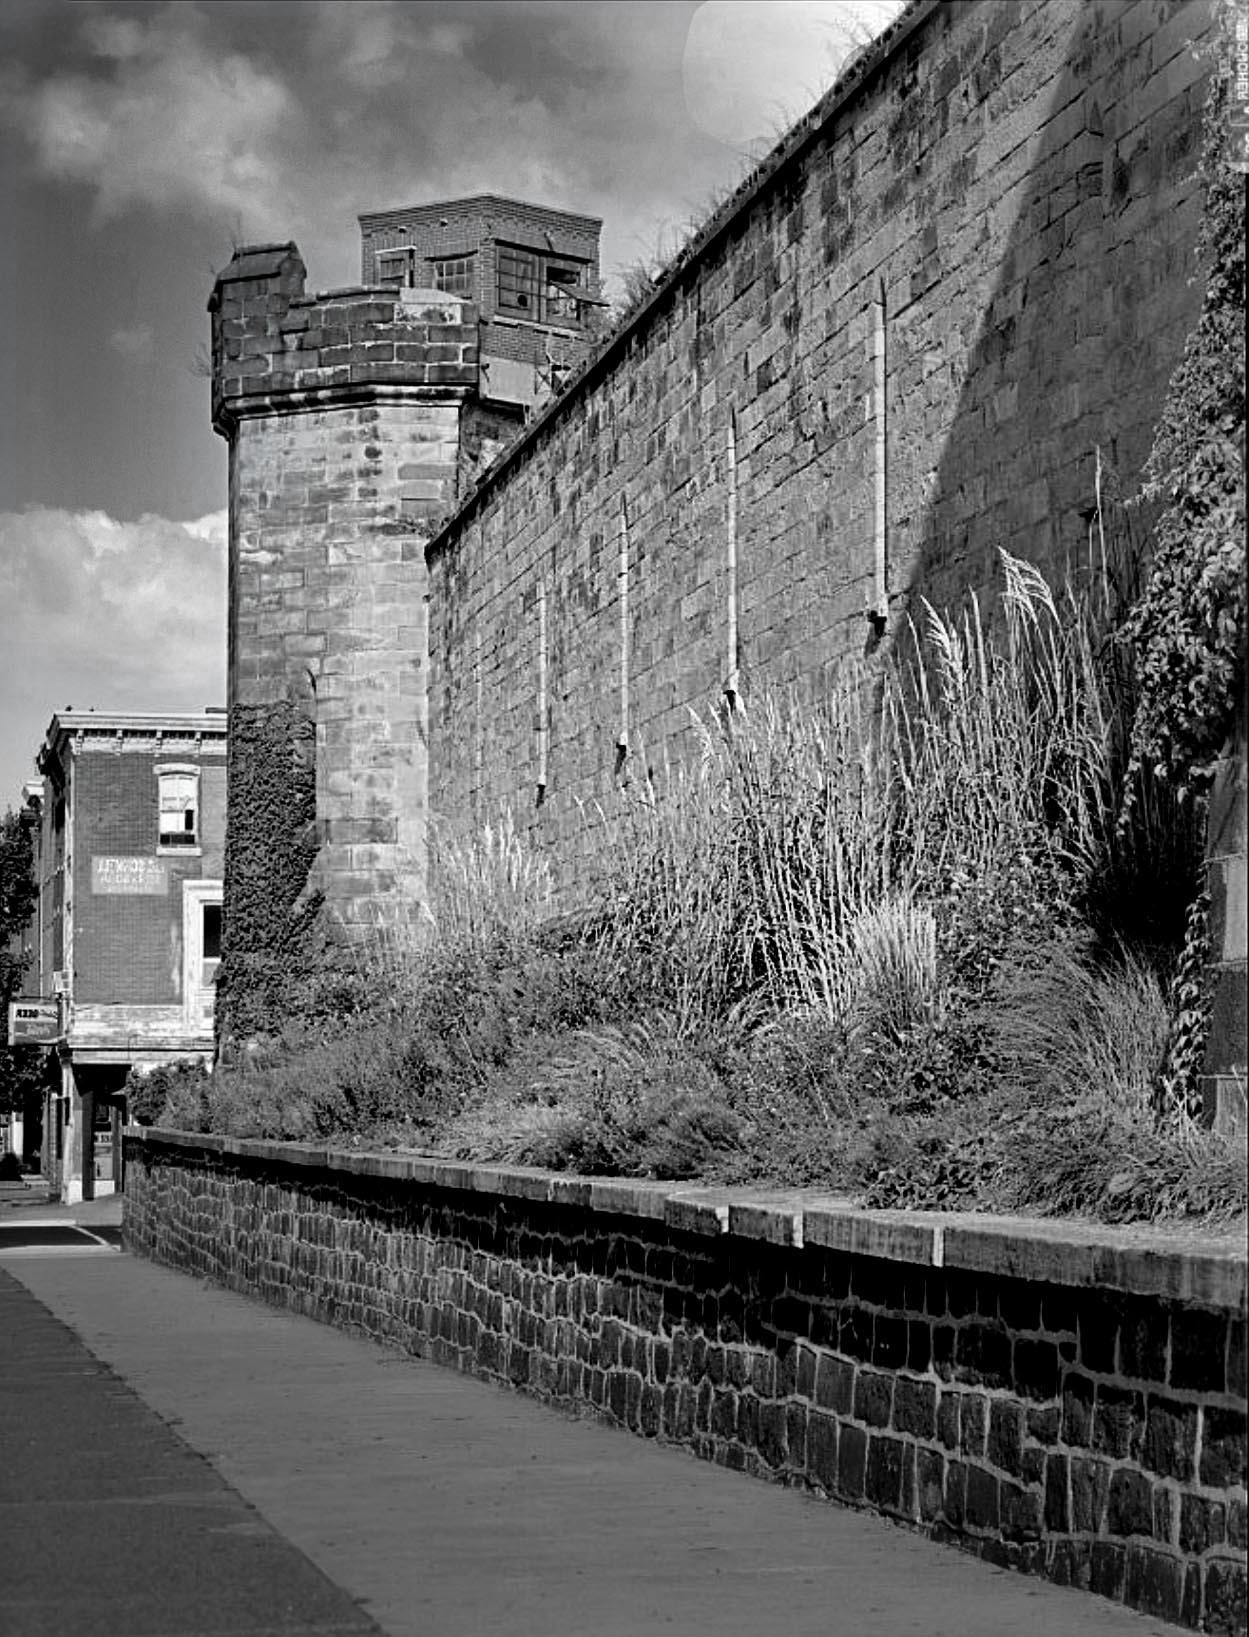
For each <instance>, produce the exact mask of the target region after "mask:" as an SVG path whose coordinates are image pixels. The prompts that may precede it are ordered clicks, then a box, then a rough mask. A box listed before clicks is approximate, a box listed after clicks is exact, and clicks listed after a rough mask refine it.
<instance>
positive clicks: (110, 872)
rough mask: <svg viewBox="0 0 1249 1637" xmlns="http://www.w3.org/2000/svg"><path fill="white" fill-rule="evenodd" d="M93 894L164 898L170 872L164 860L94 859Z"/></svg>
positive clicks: (92, 866) (92, 870) (92, 862)
mask: <svg viewBox="0 0 1249 1637" xmlns="http://www.w3.org/2000/svg"><path fill="white" fill-rule="evenodd" d="M91 891H92V892H93V893H115V894H117V893H120V894H127V895H131V896H134V895H139V896H143V897H150V898H163V897H164V896H165V895H166V894H167V893H168V891H169V869H168V866H167V865H166V864H165V861H164V859H161V858H144V857H143V856H142V855H141V854H140V855H137V856H135V857H134V858H107V857H101V856H98V855H97V856H94V857H93V858H92V860H91Z"/></svg>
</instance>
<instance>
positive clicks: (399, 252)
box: [374, 245, 416, 288]
mask: <svg viewBox="0 0 1249 1637" xmlns="http://www.w3.org/2000/svg"><path fill="white" fill-rule="evenodd" d="M415 265H416V252H415V250H413V249H412V247H411V245H401V246H399V247H398V248H397V249H394V250H379V251H378V252H377V255H376V257H375V259H374V266H375V267H376V273H375V277H376V280H377V282H378V284H389V285H393V286H395V287H396V288H397V287H398V286H400V285H404V284H411V283H412V282H413V277H412V273H413V269H414V267H415Z"/></svg>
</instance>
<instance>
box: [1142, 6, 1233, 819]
mask: <svg viewBox="0 0 1249 1637" xmlns="http://www.w3.org/2000/svg"><path fill="white" fill-rule="evenodd" d="M1219 13H1220V17H1219V21H1220V28H1219V31H1218V34H1217V36H1216V38H1217V44H1216V46H1215V48H1214V56H1215V61H1214V69H1213V73H1212V74H1211V77H1210V82H1209V89H1208V92H1207V99H1206V109H1205V121H1204V130H1203V141H1202V153H1201V162H1200V166H1199V173H1198V174H1199V178H1200V181H1201V185H1202V199H1203V207H1202V222H1201V231H1200V234H1199V237H1198V243H1197V253H1198V257H1199V260H1200V262H1201V264H1202V266H1203V267H1205V268H1206V279H1205V296H1204V300H1203V303H1202V309H1201V316H1200V318H1199V320H1198V322H1197V325H1196V328H1195V329H1194V331H1193V333H1192V335H1191V336H1190V337H1189V341H1188V345H1187V347H1186V349H1185V354H1184V360H1183V362H1182V363H1181V364H1180V366H1179V368H1178V369H1177V370H1176V372H1175V374H1174V375H1173V376H1172V378H1171V384H1170V388H1169V390H1168V394H1167V399H1166V404H1165V406H1164V408H1163V412H1162V416H1161V419H1160V421H1159V423H1158V427H1157V429H1156V432H1155V436H1154V446H1153V450H1152V453H1151V455H1150V458H1149V462H1148V465H1147V468H1146V491H1145V492H1146V494H1147V495H1148V496H1149V497H1150V498H1153V499H1155V500H1157V501H1159V502H1161V504H1162V512H1161V515H1160V516H1159V518H1158V521H1157V523H1156V525H1155V527H1154V531H1153V549H1152V560H1151V563H1150V571H1149V577H1148V580H1147V582H1146V586H1145V590H1144V593H1143V595H1142V596H1141V598H1140V600H1139V602H1138V603H1137V604H1136V606H1135V607H1134V608H1133V610H1132V612H1131V613H1130V615H1129V617H1128V621H1127V632H1128V635H1129V636H1130V638H1131V640H1132V642H1133V644H1134V646H1135V648H1136V651H1137V655H1138V661H1139V674H1140V684H1141V694H1140V700H1139V703H1138V706H1137V713H1136V720H1135V722H1134V725H1133V745H1132V749H1133V756H1134V760H1135V761H1136V763H1137V764H1138V765H1139V764H1140V763H1145V764H1147V765H1150V766H1152V767H1153V768H1154V769H1155V770H1156V771H1157V772H1158V773H1159V774H1160V775H1161V776H1162V777H1164V778H1166V779H1167V780H1169V781H1170V782H1171V783H1173V784H1174V785H1176V786H1178V787H1179V788H1180V789H1184V790H1191V789H1197V790H1199V789H1202V788H1203V787H1204V786H1205V784H1206V783H1207V782H1208V775H1209V771H1210V766H1211V763H1212V762H1213V761H1214V760H1215V759H1216V758H1217V757H1218V755H1219V752H1220V750H1221V748H1222V746H1223V744H1224V741H1225V739H1226V738H1227V735H1228V733H1229V730H1230V728H1231V724H1232V718H1233V715H1234V711H1235V706H1236V701H1237V698H1238V695H1239V692H1240V690H1241V689H1242V688H1243V686H1244V680H1245V676H1244V663H1245V185H1246V178H1245V177H1244V176H1243V175H1242V174H1239V173H1238V172H1236V171H1235V170H1233V168H1232V165H1231V162H1230V154H1229V133H1228V119H1227V116H1228V104H1229V93H1230V85H1231V78H1232V73H1233V22H1234V7H1233V5H1232V3H1231V0H1222V3H1221V5H1220V6H1219Z"/></svg>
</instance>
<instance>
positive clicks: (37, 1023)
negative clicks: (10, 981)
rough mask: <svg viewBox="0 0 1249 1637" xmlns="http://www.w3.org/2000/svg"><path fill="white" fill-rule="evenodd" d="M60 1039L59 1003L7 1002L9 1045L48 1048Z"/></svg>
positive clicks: (39, 1001) (46, 1001) (45, 1001)
mask: <svg viewBox="0 0 1249 1637" xmlns="http://www.w3.org/2000/svg"><path fill="white" fill-rule="evenodd" d="M60 1038H61V1003H60V1001H59V1000H57V999H56V997H55V996H53V997H52V999H51V1000H43V999H41V998H38V997H36V998H28V999H21V1000H11V1001H10V1002H9V1045H10V1046H48V1045H51V1044H52V1042H53V1041H55V1040H59V1039H60Z"/></svg>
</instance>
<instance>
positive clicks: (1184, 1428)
mask: <svg viewBox="0 0 1249 1637" xmlns="http://www.w3.org/2000/svg"><path fill="white" fill-rule="evenodd" d="M126 1151H127V1196H126V1215H125V1236H126V1242H127V1245H128V1247H129V1248H130V1249H131V1250H132V1251H134V1252H137V1253H139V1254H142V1255H146V1256H149V1257H152V1258H154V1259H155V1260H158V1261H161V1262H164V1263H166V1264H168V1265H170V1266H173V1267H178V1268H182V1269H184V1270H185V1271H186V1272H188V1273H192V1274H194V1275H196V1276H199V1277H207V1278H211V1279H214V1280H216V1281H217V1282H219V1283H221V1284H224V1285H227V1286H229V1287H230V1288H232V1289H235V1290H240V1291H245V1292H248V1293H250V1294H253V1295H256V1296H259V1297H261V1298H262V1299H264V1300H266V1301H268V1302H271V1303H273V1304H274V1305H277V1306H280V1307H285V1308H289V1309H291V1310H294V1311H297V1312H301V1313H305V1314H308V1315H311V1316H312V1317H315V1318H318V1319H321V1320H323V1321H325V1322H329V1323H333V1324H337V1325H339V1326H341V1327H343V1328H346V1329H349V1330H353V1331H358V1332H362V1333H365V1334H368V1335H371V1336H374V1337H376V1338H378V1339H379V1340H385V1341H388V1342H391V1343H395V1344H397V1345H399V1346H401V1347H404V1348H406V1349H408V1350H409V1351H411V1352H412V1353H414V1354H417V1355H419V1356H427V1357H430V1358H432V1359H434V1360H436V1361H438V1362H439V1363H442V1364H445V1365H449V1366H451V1367H453V1368H456V1369H460V1370H463V1371H466V1372H468V1373H471V1374H474V1375H478V1376H481V1377H483V1378H485V1379H487V1380H490V1381H493V1382H495V1383H497V1384H499V1385H500V1386H504V1387H512V1388H515V1389H518V1390H521V1391H524V1392H527V1393H531V1394H533V1395H535V1396H537V1397H539V1398H542V1399H545V1400H547V1401H549V1402H551V1403H553V1404H557V1405H561V1406H564V1407H566V1408H570V1409H573V1410H575V1411H578V1412H583V1413H586V1414H592V1415H594V1416H596V1417H599V1418H601V1419H603V1420H606V1421H609V1422H612V1423H615V1424H618V1425H620V1426H621V1427H624V1428H628V1429H629V1430H630V1431H632V1432H634V1433H637V1434H639V1435H640V1436H643V1437H650V1438H656V1439H662V1440H664V1441H667V1442H672V1443H678V1444H681V1445H684V1446H686V1447H688V1448H689V1449H691V1450H693V1451H694V1452H695V1453H697V1454H698V1455H700V1456H703V1457H705V1458H707V1459H710V1460H714V1461H717V1462H720V1463H721V1464H723V1465H726V1466H729V1467H732V1468H735V1469H737V1470H740V1471H743V1472H747V1473H752V1474H754V1475H756V1476H759V1477H765V1478H770V1479H772V1480H774V1481H776V1482H780V1483H785V1484H789V1485H793V1486H798V1487H802V1488H806V1489H809V1490H811V1491H813V1492H815V1493H818V1494H821V1495H825V1496H827V1497H829V1498H830V1499H834V1500H837V1501H840V1502H843V1503H845V1504H849V1505H854V1506H864V1507H870V1508H872V1509H873V1510H876V1511H878V1512H882V1513H884V1514H885V1515H887V1516H889V1517H892V1518H894V1519H896V1520H897V1521H898V1522H899V1523H901V1524H904V1525H907V1526H909V1527H912V1528H916V1529H920V1530H923V1531H925V1532H927V1533H930V1534H932V1535H934V1536H936V1537H938V1538H940V1539H944V1540H947V1541H950V1542H953V1543H955V1544H958V1545H960V1546H962V1547H964V1548H965V1549H967V1550H970V1551H973V1552H975V1553H977V1554H979V1555H981V1556H983V1557H985V1558H986V1559H988V1560H989V1561H991V1562H994V1563H998V1564H1001V1565H1003V1566H1008V1567H1012V1568H1015V1569H1019V1570H1022V1571H1024V1572H1027V1573H1035V1574H1040V1575H1044V1576H1045V1577H1047V1578H1049V1579H1052V1580H1056V1581H1059V1582H1061V1583H1064V1584H1069V1585H1073V1586H1078V1587H1083V1588H1085V1589H1086V1590H1089V1591H1092V1592H1095V1593H1099V1594H1100V1595H1102V1596H1106V1597H1110V1598H1113V1599H1114V1600H1116V1601H1119V1602H1124V1603H1127V1604H1129V1605H1131V1606H1132V1607H1134V1608H1139V1609H1142V1610H1144V1611H1146V1612H1148V1613H1151V1614H1153V1615H1156V1616H1159V1617H1161V1618H1163V1619H1166V1620H1170V1621H1173V1622H1177V1623H1179V1624H1182V1625H1185V1626H1188V1627H1190V1628H1193V1629H1203V1630H1209V1631H1216V1632H1227V1633H1232V1632H1239V1631H1243V1629H1244V1622H1245V1596H1246V1593H1245V1586H1246V1576H1245V1548H1246V1487H1245V1485H1246V1351H1245V1341H1246V1257H1245V1247H1244V1244H1243V1240H1236V1241H1228V1242H1219V1241H1215V1242H1207V1241H1196V1240H1193V1239H1192V1238H1186V1239H1184V1240H1177V1239H1168V1238H1167V1236H1166V1235H1165V1234H1159V1233H1152V1232H1150V1231H1148V1230H1143V1231H1138V1230H1117V1231H1116V1230H1113V1229H1104V1228H1098V1227H1096V1226H1094V1225H1091V1224H1087V1223H1081V1224H1070V1225H1068V1224H1055V1223H1036V1222H1031V1223H1027V1222H1020V1221H1004V1220H1000V1219H993V1218H978V1217H954V1216H940V1215H936V1214H918V1213H917V1214H913V1215H903V1214H893V1213H873V1214H868V1213H864V1212H858V1211H855V1210H852V1209H849V1208H848V1207H846V1206H845V1205H844V1204H843V1203H840V1202H838V1201H832V1200H827V1199H820V1198H818V1197H815V1196H811V1195H784V1196H782V1195H775V1194H771V1195H769V1194H767V1193H764V1194H759V1193H756V1192H752V1191H751V1190H748V1189H739V1190H724V1189H719V1190H714V1189H698V1188H690V1187H687V1186H684V1185H682V1184H677V1183H645V1182H642V1183H637V1182H628V1181H612V1180H602V1179H593V1178H584V1177H576V1176H568V1175H561V1174H552V1173H547V1172H537V1171H529V1170H521V1169H508V1168H494V1167H472V1166H468V1165H460V1164H453V1163H447V1162H443V1161H437V1160H426V1159H415V1158H409V1157H401V1156H386V1157H379V1156H370V1155H362V1154H359V1153H354V1152H352V1153H348V1152H335V1151H333V1150H330V1151H326V1150H309V1149H306V1148H301V1147H298V1146H290V1145H279V1144H273V1143H263V1142H249V1141H237V1140H232V1139H228V1138H222V1137H194V1136H185V1135H182V1134H178V1133H169V1132H157V1131H148V1132H141V1131H137V1130H131V1131H130V1132H128V1133H127V1137H126Z"/></svg>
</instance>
